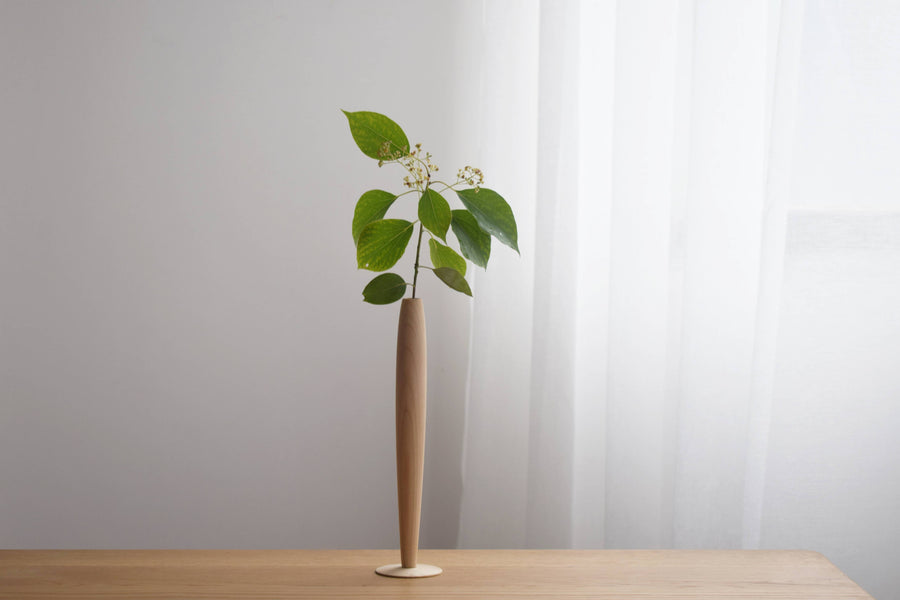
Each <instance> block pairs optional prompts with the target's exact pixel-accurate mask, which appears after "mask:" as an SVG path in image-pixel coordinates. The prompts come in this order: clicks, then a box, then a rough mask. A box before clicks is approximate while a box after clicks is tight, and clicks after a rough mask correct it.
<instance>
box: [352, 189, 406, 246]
mask: <svg viewBox="0 0 900 600" xmlns="http://www.w3.org/2000/svg"><path fill="white" fill-rule="evenodd" d="M396 199H397V196H396V195H394V194H392V193H390V192H385V191H384V190H369V191H368V192H366V193H365V194H363V195H362V196H360V197H359V201H358V202H357V203H356V210H355V211H354V212H353V243H354V244H355V243H356V242H358V241H359V234H360V232H361V231H362V230H363V227H365V226H366V225H368V224H369V223H371V222H372V221H377V220H379V219H381V218H383V217H384V215H385V213H387V211H388V208H390V207H391V204H393V203H394V200H396Z"/></svg>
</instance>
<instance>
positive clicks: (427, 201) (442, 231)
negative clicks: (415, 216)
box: [419, 188, 450, 242]
mask: <svg viewBox="0 0 900 600" xmlns="http://www.w3.org/2000/svg"><path fill="white" fill-rule="evenodd" d="M419 220H420V221H422V225H424V226H425V229H427V230H428V231H430V232H431V233H433V234H434V235H436V236H438V237H439V238H441V239H442V240H444V241H445V242H446V241H447V230H448V229H450V205H449V204H447V201H446V200H445V199H444V197H443V196H441V195H440V194H438V193H437V192H435V191H434V190H432V189H431V188H426V189H425V191H424V192H423V193H422V197H421V198H419Z"/></svg>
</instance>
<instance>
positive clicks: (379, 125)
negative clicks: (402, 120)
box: [342, 110, 409, 160]
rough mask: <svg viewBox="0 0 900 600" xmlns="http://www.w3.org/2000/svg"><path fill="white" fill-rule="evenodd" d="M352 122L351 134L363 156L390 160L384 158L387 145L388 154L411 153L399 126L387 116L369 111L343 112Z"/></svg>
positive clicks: (407, 141)
mask: <svg viewBox="0 0 900 600" xmlns="http://www.w3.org/2000/svg"><path fill="white" fill-rule="evenodd" d="M342 112H343V113H344V114H345V115H346V116H347V120H348V121H349V122H350V134H351V135H353V141H355V142H356V145H357V146H359V149H360V150H362V152H363V154H365V155H366V156H368V157H369V158H374V159H375V160H382V159H389V157H387V156H384V154H383V153H384V147H385V144H387V148H388V153H389V154H393V153H394V152H402V153H403V154H406V153H408V152H409V140H408V139H407V138H406V134H405V133H403V130H402V129H401V128H400V126H399V125H397V124H396V123H394V122H393V121H391V120H390V119H389V118H387V117H386V116H384V115H382V114H379V113H376V112H368V111H359V112H347V111H346V110H345V111H342Z"/></svg>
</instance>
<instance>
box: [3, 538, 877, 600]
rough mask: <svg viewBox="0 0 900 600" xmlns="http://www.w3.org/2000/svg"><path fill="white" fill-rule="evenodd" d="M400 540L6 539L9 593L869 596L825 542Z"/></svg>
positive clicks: (25, 599)
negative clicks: (139, 544)
mask: <svg viewBox="0 0 900 600" xmlns="http://www.w3.org/2000/svg"><path fill="white" fill-rule="evenodd" d="M398 556H399V552H398V551H397V550H0V598H3V599H4V600H5V599H12V598H15V599H16V600H29V599H32V600H33V599H36V598H54V599H56V598H66V599H69V598H91V599H103V598H182V599H183V598H217V599H218V598H231V599H240V598H270V599H279V598H295V599H296V598H344V599H347V598H426V599H427V598H450V599H452V598H468V599H475V598H477V599H479V600H481V599H485V600H486V599H492V598H503V599H505V600H510V599H513V598H528V599H529V600H536V599H541V598H557V599H558V598H562V599H566V598H601V599H602V598H616V599H619V600H622V599H628V598H644V599H646V598H678V599H679V600H689V599H691V598H745V599H746V598H780V599H799V598H816V599H820V600H821V599H827V598H841V599H843V600H848V599H854V598H871V596H869V595H868V594H866V593H865V592H864V591H863V590H862V589H861V588H860V587H859V586H857V585H856V584H855V583H853V582H852V581H851V580H850V579H849V578H848V577H847V576H846V575H844V574H843V573H841V571H840V570H839V569H838V568H837V567H835V566H834V565H833V564H831V563H830V562H829V561H828V559H826V558H825V557H824V556H822V555H821V554H818V553H816V552H807V551H799V550H798V551H795V550H420V552H419V561H420V562H424V563H430V564H435V565H439V566H441V567H443V568H444V574H443V575H440V576H438V577H434V578H428V579H415V580H404V579H393V578H388V577H381V576H379V575H376V574H375V572H374V569H375V567H377V566H379V565H383V564H385V563H391V562H396V561H397V560H398V558H397V557H398Z"/></svg>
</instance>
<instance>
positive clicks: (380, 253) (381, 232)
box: [356, 219, 413, 271]
mask: <svg viewBox="0 0 900 600" xmlns="http://www.w3.org/2000/svg"><path fill="white" fill-rule="evenodd" d="M412 233H413V224H412V223H410V222H409V221H404V220H403V219H382V220H380V221H372V222H371V223H369V224H368V225H366V226H365V227H363V230H362V231H361V232H360V234H359V241H358V242H357V244H356V264H357V265H358V266H359V268H360V269H368V270H370V271H387V270H388V269H390V268H391V267H393V266H394V265H395V264H397V261H398V260H400V257H401V256H403V253H404V252H405V251H406V246H407V244H409V238H410V237H412Z"/></svg>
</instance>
